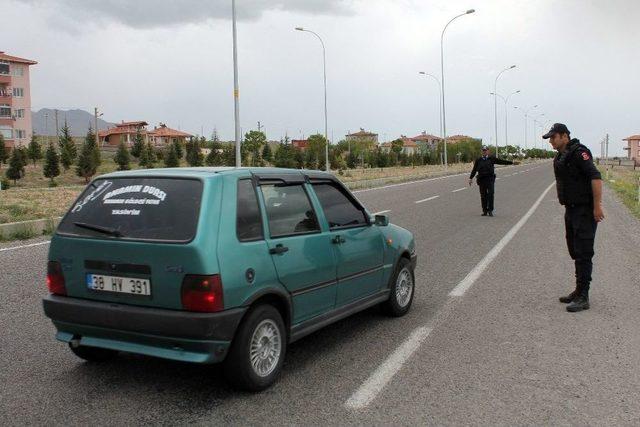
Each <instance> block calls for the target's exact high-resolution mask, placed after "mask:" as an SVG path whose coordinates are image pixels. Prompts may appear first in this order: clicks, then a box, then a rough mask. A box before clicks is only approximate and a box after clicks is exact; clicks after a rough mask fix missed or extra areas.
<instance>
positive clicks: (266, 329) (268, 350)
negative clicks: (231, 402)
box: [225, 305, 287, 391]
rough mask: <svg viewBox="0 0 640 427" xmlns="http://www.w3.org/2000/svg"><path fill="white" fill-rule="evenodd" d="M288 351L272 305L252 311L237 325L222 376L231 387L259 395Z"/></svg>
mask: <svg viewBox="0 0 640 427" xmlns="http://www.w3.org/2000/svg"><path fill="white" fill-rule="evenodd" d="M286 348H287V339H286V330H285V326H284V321H283V320H282V316H281V315H280V312H279V311H278V310H276V308H275V307H273V306H271V305H259V306H257V307H254V308H252V309H251V310H250V311H249V313H247V315H246V317H245V318H244V320H243V321H242V323H241V324H240V327H239V328H238V331H237V332H236V336H235V338H234V339H233V343H232V344H231V349H230V351H229V354H228V355H227V357H226V359H225V365H226V366H225V368H226V369H225V375H226V377H227V380H228V381H229V382H230V383H231V385H232V386H234V387H236V388H240V389H243V390H248V391H261V390H264V389H266V388H267V387H269V386H271V385H272V384H273V383H274V382H275V380H276V378H277V377H278V375H279V374H280V371H281V370H282V364H283V362H284V357H285V353H286Z"/></svg>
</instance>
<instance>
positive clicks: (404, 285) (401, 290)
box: [396, 268, 413, 307]
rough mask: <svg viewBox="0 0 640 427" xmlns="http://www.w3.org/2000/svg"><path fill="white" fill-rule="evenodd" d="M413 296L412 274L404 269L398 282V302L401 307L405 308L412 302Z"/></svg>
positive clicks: (399, 275)
mask: <svg viewBox="0 0 640 427" xmlns="http://www.w3.org/2000/svg"><path fill="white" fill-rule="evenodd" d="M411 294H413V279H412V277H411V272H410V271H409V270H407V269H406V268H403V269H402V271H401V272H400V274H398V279H397V280H396V301H397V302H398V305H399V306H400V307H404V306H406V305H407V304H409V301H411Z"/></svg>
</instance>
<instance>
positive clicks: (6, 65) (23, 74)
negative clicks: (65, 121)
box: [0, 51, 37, 147]
mask: <svg viewBox="0 0 640 427" xmlns="http://www.w3.org/2000/svg"><path fill="white" fill-rule="evenodd" d="M35 64H37V62H36V61H32V60H30V59H24V58H18V57H17V56H11V55H7V54H6V53H4V52H2V51H0V133H1V134H2V136H3V137H4V141H5V145H6V146H7V147H16V146H18V147H19V146H24V145H27V144H28V143H29V140H30V139H31V135H32V134H33V128H32V125H31V85H30V80H29V66H31V65H35Z"/></svg>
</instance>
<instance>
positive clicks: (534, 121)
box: [533, 113, 544, 145]
mask: <svg viewBox="0 0 640 427" xmlns="http://www.w3.org/2000/svg"><path fill="white" fill-rule="evenodd" d="M542 116H544V113H542V114H538V115H537V116H534V117H533V143H534V144H536V145H537V143H536V141H537V139H536V131H537V126H538V124H539V123H538V119H539V118H540V117H542Z"/></svg>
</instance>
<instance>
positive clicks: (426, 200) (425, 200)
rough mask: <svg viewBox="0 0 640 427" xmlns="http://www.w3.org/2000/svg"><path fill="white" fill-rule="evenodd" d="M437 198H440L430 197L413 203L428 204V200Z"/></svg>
mask: <svg viewBox="0 0 640 427" xmlns="http://www.w3.org/2000/svg"><path fill="white" fill-rule="evenodd" d="M438 197H440V196H431V197H428V198H426V199H422V200H416V201H415V202H414V203H416V204H418V203H422V202H428V201H429V200H433V199H437V198H438Z"/></svg>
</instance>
